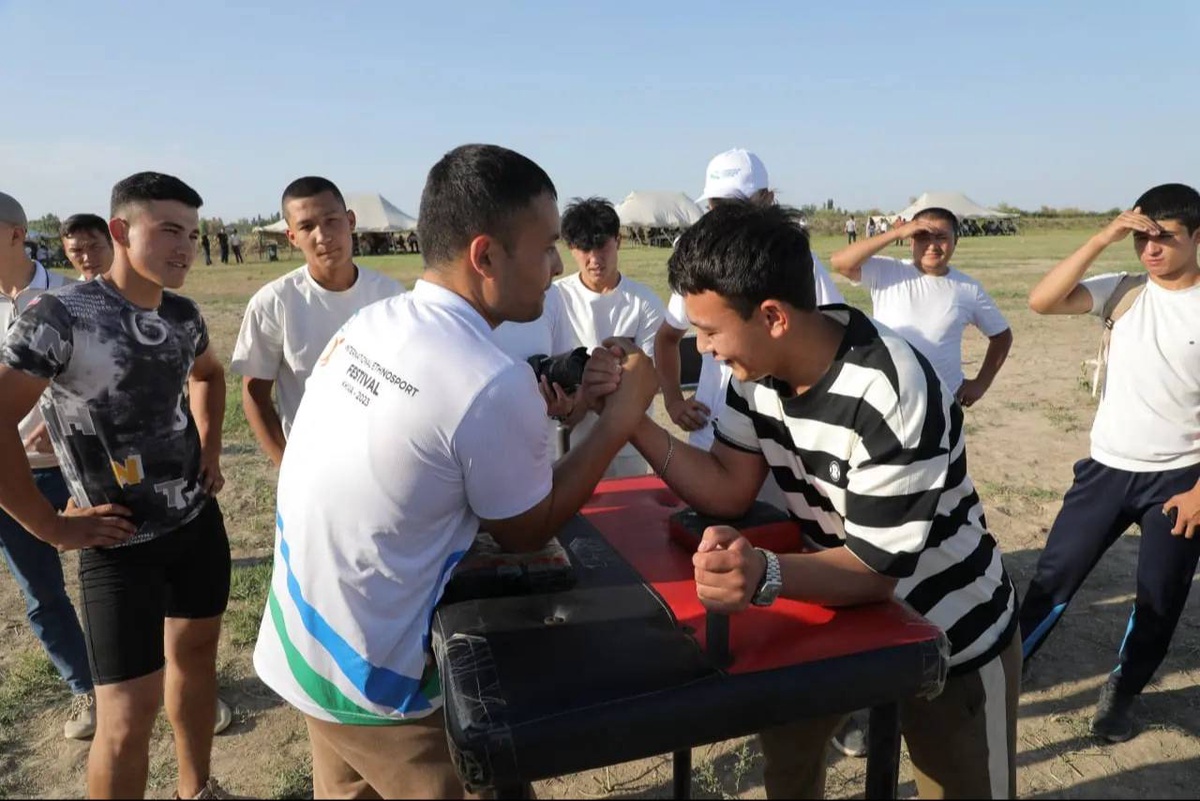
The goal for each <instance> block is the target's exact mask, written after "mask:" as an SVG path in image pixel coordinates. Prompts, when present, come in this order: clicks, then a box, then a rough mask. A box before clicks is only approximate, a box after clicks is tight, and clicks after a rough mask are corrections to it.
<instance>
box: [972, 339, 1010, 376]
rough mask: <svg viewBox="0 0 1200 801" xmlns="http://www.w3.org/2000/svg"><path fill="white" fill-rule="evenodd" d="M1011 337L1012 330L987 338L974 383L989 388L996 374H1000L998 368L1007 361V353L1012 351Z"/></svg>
mask: <svg viewBox="0 0 1200 801" xmlns="http://www.w3.org/2000/svg"><path fill="white" fill-rule="evenodd" d="M1012 342H1013V335H1012V329H1011V328H1010V329H1008V330H1007V331H1002V332H1001V333H999V334H996V336H994V337H988V346H987V353H985V354H984V356H983V364H981V365H980V366H979V373H978V374H977V375H976V376H975V380H976V381H980V382H982V383H983V384H984V385H985V386H988V387H990V386H991V385H992V382H993V381H995V380H996V374H997V373H999V372H1000V368H1001V367H1003V366H1004V362H1005V360H1006V359H1008V352H1009V350H1011V349H1012Z"/></svg>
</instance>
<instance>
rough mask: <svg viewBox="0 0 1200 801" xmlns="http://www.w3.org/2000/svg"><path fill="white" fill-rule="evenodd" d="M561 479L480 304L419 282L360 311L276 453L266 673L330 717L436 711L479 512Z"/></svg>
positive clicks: (533, 499)
mask: <svg viewBox="0 0 1200 801" xmlns="http://www.w3.org/2000/svg"><path fill="white" fill-rule="evenodd" d="M498 421H502V424H501V423H498ZM552 480H553V478H552V474H551V461H550V456H549V442H548V439H547V432H546V426H545V407H544V405H543V404H542V400H541V397H540V396H539V395H538V393H537V390H536V389H535V388H534V384H533V382H532V381H530V380H529V368H528V367H527V366H526V365H524V364H518V363H517V362H514V361H513V360H512V359H510V358H508V357H507V356H505V354H504V353H502V352H501V351H500V349H499V348H497V347H496V345H495V344H494V343H493V341H492V329H491V328H490V326H489V325H488V323H487V322H486V321H485V320H484V319H483V317H482V316H480V314H479V313H478V312H477V311H476V310H475V309H474V308H472V307H471V306H470V304H468V303H467V302H466V301H465V300H464V299H463V298H462V297H460V296H459V295H456V294H454V293H453V292H451V291H449V290H447V289H444V288H442V287H440V286H437V285H435V284H431V283H429V282H427V281H418V282H417V283H416V286H415V287H414V288H413V290H412V292H409V293H407V294H404V295H399V296H396V297H393V298H390V299H388V300H385V301H382V302H380V303H376V304H373V305H371V306H369V307H368V308H366V309H363V310H362V311H361V312H359V313H358V314H357V315H356V316H355V317H354V318H353V319H352V320H350V321H349V322H348V323H346V325H345V326H344V327H343V328H342V329H341V330H340V331H339V332H338V333H337V334H336V336H334V338H333V339H332V340H331V341H330V342H329V345H328V347H327V348H326V350H325V352H324V354H323V355H322V356H321V359H320V361H319V363H318V366H317V368H316V369H315V370H314V371H313V374H312V376H311V378H310V379H309V382H308V388H307V390H306V394H305V399H304V404H303V406H301V408H300V412H299V414H298V415H297V416H296V420H295V424H294V425H293V426H292V437H291V439H290V440H289V442H288V447H287V450H286V451H285V452H284V457H283V464H282V465H281V467H280V471H279V491H278V512H277V515H276V532H275V557H274V559H275V561H274V571H273V574H272V577H271V587H270V591H269V594H268V599H267V609H266V612H265V613H264V616H263V622H262V628H261V630H260V632H259V637H258V643H257V645H256V646H255V650H254V667H255V670H256V671H257V672H258V675H259V676H260V677H261V678H262V680H263V681H264V682H265V683H266V684H267V686H269V687H270V688H271V689H273V690H274V691H275V692H277V693H279V695H281V696H282V697H283V698H284V699H285V700H286V701H287V702H288V703H290V704H292V705H293V706H295V707H296V708H298V709H299V710H300V711H302V712H304V713H305V714H307V715H311V716H313V717H316V718H320V719H322V720H328V721H335V722H340V723H348V724H381V723H394V722H396V721H397V720H400V719H404V718H419V717H423V716H425V715H428V714H430V713H431V712H433V711H434V710H436V709H437V708H439V707H440V706H441V702H442V699H441V692H440V689H439V687H440V685H439V684H438V682H437V676H436V669H435V668H434V667H433V666H432V663H431V660H430V659H429V658H428V657H429V626H430V620H431V618H432V615H433V609H434V606H435V605H436V604H437V602H438V600H439V599H440V598H441V595H442V591H443V589H444V587H445V585H446V581H447V579H448V577H449V574H450V572H451V570H452V569H453V567H454V566H455V565H456V564H457V563H458V561H459V559H461V558H462V556H463V554H464V553H465V552H466V550H467V549H468V548H469V547H470V546H471V543H472V542H473V541H474V538H475V535H476V533H477V532H478V530H479V520H480V518H485V519H506V518H510V517H514V516H516V515H519V514H522V513H523V512H526V511H528V510H529V509H530V508H532V507H533V506H535V505H537V504H538V503H540V502H541V501H542V500H543V499H544V498H546V496H547V495H549V493H550V490H551V485H552Z"/></svg>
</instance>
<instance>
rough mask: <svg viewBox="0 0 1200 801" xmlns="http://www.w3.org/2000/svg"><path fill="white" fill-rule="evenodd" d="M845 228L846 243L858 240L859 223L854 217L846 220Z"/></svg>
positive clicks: (849, 243) (851, 243)
mask: <svg viewBox="0 0 1200 801" xmlns="http://www.w3.org/2000/svg"><path fill="white" fill-rule="evenodd" d="M845 229H846V244H848V245H853V244H854V243H855V242H856V241H857V240H858V223H856V222H855V221H854V218H853V217H851V218H850V219H848V220H846V225H845Z"/></svg>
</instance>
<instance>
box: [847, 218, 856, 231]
mask: <svg viewBox="0 0 1200 801" xmlns="http://www.w3.org/2000/svg"><path fill="white" fill-rule="evenodd" d="M855 227H856V224H855V222H854V220H846V233H848V234H849V233H853V232H854V229H855Z"/></svg>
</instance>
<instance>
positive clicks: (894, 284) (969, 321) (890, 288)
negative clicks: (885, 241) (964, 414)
mask: <svg viewBox="0 0 1200 801" xmlns="http://www.w3.org/2000/svg"><path fill="white" fill-rule="evenodd" d="M858 283H861V284H862V285H864V286H865V287H866V288H867V289H868V290H870V293H871V306H872V308H873V311H872V315H871V316H872V317H874V318H875V319H876V320H878V321H879V322H881V323H883V324H884V325H886V326H887V327H888V328H890V329H892V330H893V331H895V332H896V333H897V334H899V335H900V336H902V337H904V338H905V339H906V340H908V343H909V344H910V345H912V346H913V347H914V348H916V349H917V350H918V351H920V352H921V353H922V354H924V356H925V358H926V359H929V361H930V362H931V363H932V364H933V369H934V370H936V371H937V374H938V375H939V376H940V377H941V379H942V382H943V383H945V385H946V388H947V389H949V390H950V392H951V393H954V392H957V391H958V388H959V387H960V386H962V382H963V378H964V377H965V376H964V375H963V369H962V338H963V331H965V330H966V327H967V326H968V325H973V326H975V327H976V328H978V329H979V330H980V332H981V333H982V334H983V335H984V336H986V337H994V336H996V335H997V334H1000V333H1003V332H1004V331H1007V330H1008V320H1006V319H1004V315H1003V314H1001V313H1000V309H998V308H997V307H996V302H995V301H993V300H992V298H991V296H990V295H988V293H987V290H985V289H984V288H983V285H982V284H980V283H979V282H978V281H976V280H975V279H974V278H972V277H971V276H969V275H966V274H964V273H961V272H959V271H958V270H956V269H955V268H953V267H951V268H950V271H949V272H948V273H947V274H946V275H926V274H925V273H923V272H921V271H920V270H919V269H918V268H916V267H915V266H913V263H912V260H911V259H893V258H889V257H887V256H874V257H872V258H870V259H867V260H866V261H865V262H864V263H863V266H862V279H861V280H860V281H859V282H858Z"/></svg>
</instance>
